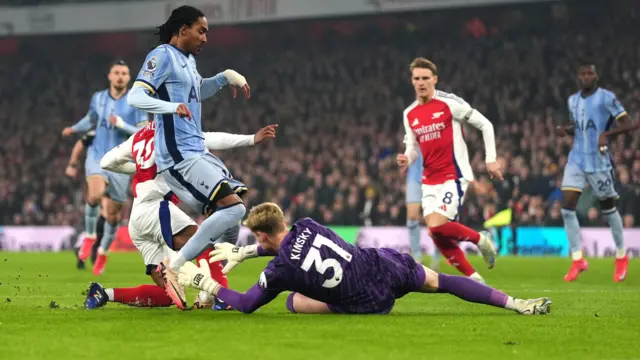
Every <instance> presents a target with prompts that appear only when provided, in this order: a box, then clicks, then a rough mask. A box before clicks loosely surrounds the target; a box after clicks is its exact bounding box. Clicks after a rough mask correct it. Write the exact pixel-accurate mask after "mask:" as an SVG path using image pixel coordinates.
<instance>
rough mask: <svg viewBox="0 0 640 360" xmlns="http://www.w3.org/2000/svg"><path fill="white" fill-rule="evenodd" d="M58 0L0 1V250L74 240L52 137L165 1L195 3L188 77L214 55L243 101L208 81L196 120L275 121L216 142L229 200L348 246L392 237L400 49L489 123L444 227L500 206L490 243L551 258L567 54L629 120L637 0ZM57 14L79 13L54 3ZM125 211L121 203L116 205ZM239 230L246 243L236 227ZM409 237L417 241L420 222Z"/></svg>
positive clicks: (634, 183) (594, 217)
mask: <svg viewBox="0 0 640 360" xmlns="http://www.w3.org/2000/svg"><path fill="white" fill-rule="evenodd" d="M70 2H73V1H32V0H9V1H6V0H5V1H0V6H5V7H3V8H0V35H2V37H0V56H1V57H2V61H0V121H1V124H2V130H1V131H0V164H1V165H2V166H0V224H2V226H1V227H0V246H1V247H2V249H4V250H42V249H45V250H62V249H65V248H68V247H70V246H72V245H73V244H74V242H75V238H76V236H77V234H78V231H80V229H81V225H82V209H83V201H84V200H83V196H84V184H83V179H82V177H81V176H80V177H79V178H77V179H70V178H68V177H66V176H65V175H64V168H65V167H66V165H67V161H68V158H69V155H70V151H71V148H72V146H73V143H74V141H75V139H63V138H62V137H61V136H60V131H61V130H62V128H63V127H64V126H67V125H70V124H72V123H75V122H76V121H77V120H78V119H80V118H81V117H82V116H83V115H84V114H85V112H86V110H87V106H88V103H89V100H90V96H91V94H92V93H93V92H94V91H97V90H100V89H102V88H105V87H106V86H107V83H106V79H105V75H106V71H107V67H108V63H109V62H110V61H112V60H113V59H114V58H122V59H124V60H126V61H127V62H128V64H129V66H130V68H131V72H132V75H133V76H135V73H137V71H138V69H139V67H140V66H141V63H142V60H143V59H144V56H145V54H146V53H147V52H148V50H149V49H150V48H152V47H153V46H154V45H155V43H156V39H155V38H154V36H153V35H152V32H153V26H154V25H158V24H160V23H162V22H163V21H164V19H165V17H166V15H167V11H170V9H172V8H173V7H175V6H177V5H180V4H183V3H191V4H195V5H199V6H201V7H202V8H203V10H205V12H206V13H207V16H208V19H209V20H210V22H211V25H212V30H211V33H210V35H209V44H208V45H207V46H205V47H204V49H203V53H202V54H201V55H200V56H199V58H198V67H199V71H200V72H201V73H202V74H203V75H205V76H206V75H209V74H215V73H217V72H219V71H221V70H223V69H225V68H233V69H235V70H237V71H238V72H240V73H242V74H244V75H245V76H246V77H247V79H248V81H249V83H250V85H251V86H252V93H253V97H252V99H251V100H250V102H249V103H244V102H241V101H233V100H232V99H231V96H230V94H229V93H226V92H222V93H220V94H219V95H217V96H216V97H215V98H214V99H213V100H211V101H207V102H205V103H203V111H204V112H203V114H204V115H203V127H204V129H206V130H214V131H225V132H237V133H253V132H255V131H257V130H258V129H259V128H260V127H261V126H263V125H266V124H270V123H277V124H279V125H280V130H279V133H278V139H277V140H276V142H275V143H274V144H270V145H268V146H267V147H260V148H251V149H241V150H238V151H233V152H224V153H220V154H218V155H219V156H221V158H222V159H223V160H224V161H225V162H226V164H227V165H228V166H229V168H230V169H231V171H232V173H233V174H234V176H235V177H237V178H240V179H242V180H243V181H244V182H245V183H246V184H247V185H248V186H249V188H250V192H249V195H248V198H247V199H246V202H247V203H248V205H249V206H251V205H255V204H257V203H259V202H262V201H267V200H269V201H275V202H277V203H279V204H282V205H283V207H284V209H285V210H286V214H287V216H288V218H289V219H290V220H295V219H297V218H300V217H304V216H311V217H313V218H315V219H318V220H321V221H323V222H324V223H326V224H329V225H331V226H332V227H333V228H334V229H336V230H337V231H339V232H340V233H341V234H343V235H344V237H345V238H346V239H347V240H349V241H351V242H358V243H359V244H362V245H363V246H383V245H384V246H391V247H395V248H399V249H402V250H404V249H408V237H407V234H406V229H405V228H403V226H404V224H405V211H404V182H405V180H404V177H402V176H400V175H399V173H398V170H397V167H396V165H395V160H394V159H395V154H396V153H398V152H400V151H402V150H403V145H402V136H403V130H402V126H401V115H400V114H401V113H402V110H403V109H404V107H405V106H406V105H407V104H409V103H410V102H411V101H412V89H411V86H410V84H409V82H408V72H407V64H408V63H409V62H410V60H411V59H412V58H413V57H415V56H426V57H428V58H431V59H432V60H434V61H435V63H436V64H437V65H438V67H439V69H440V83H439V88H441V89H443V90H446V91H451V92H454V93H456V94H458V95H460V96H462V97H463V98H465V99H466V100H467V101H468V102H470V103H471V104H472V106H474V107H475V108H477V109H479V110H480V111H482V112H483V113H484V114H486V115H487V117H488V118H489V119H490V120H491V121H492V122H493V123H494V126H495V129H496V137H497V143H498V154H499V155H500V156H502V161H504V165H505V172H506V176H505V180H504V181H503V182H501V183H498V182H495V181H491V180H489V179H488V178H487V177H486V176H485V173H484V168H483V165H484V164H483V158H484V156H483V151H484V149H483V144H482V139H481V136H480V133H479V132H477V131H475V130H473V129H470V130H469V131H467V132H466V134H467V137H466V139H467V143H468V145H469V150H470V158H471V159H472V166H473V168H474V171H475V172H476V175H477V181H476V182H475V183H474V184H473V185H472V186H471V191H470V192H469V195H468V197H467V199H466V202H465V209H464V213H463V214H462V221H463V222H464V223H466V224H469V225H471V226H473V227H475V228H481V227H483V223H484V222H485V221H486V220H488V219H490V218H491V217H492V216H493V215H495V214H496V213H498V212H499V211H501V210H505V209H510V210H511V212H512V214H513V216H512V221H511V224H510V226H506V227H504V228H500V229H497V230H498V232H499V234H501V235H502V236H500V244H499V245H500V246H501V253H503V254H506V253H510V252H518V253H520V254H555V255H567V244H566V235H565V234H564V230H563V229H562V228H561V227H562V218H561V216H560V204H559V200H560V197H561V195H560V192H559V185H560V181H561V176H562V169H563V167H564V165H565V163H566V159H567V154H568V151H569V148H570V145H571V140H570V139H566V138H565V139H557V138H556V137H555V135H554V132H553V128H554V126H555V125H557V124H561V123H564V122H566V121H567V115H566V98H567V97H568V96H569V95H570V94H571V93H572V92H574V91H575V90H576V87H575V81H574V77H575V67H576V64H577V62H578V61H579V60H580V59H583V58H589V59H593V60H595V62H596V63H597V65H598V68H599V72H600V74H601V84H602V85H603V86H604V87H607V88H609V89H611V90H612V91H613V92H614V93H616V94H617V95H618V97H619V99H620V100H621V102H622V103H623V104H624V106H625V107H626V109H627V111H628V112H629V114H630V115H631V117H632V118H633V119H634V120H635V121H638V117H639V107H640V88H639V87H638V84H639V82H640V68H638V65H637V64H638V63H639V61H640V44H639V39H638V37H637V36H636V35H635V34H636V24H637V17H638V10H640V6H639V5H638V2H637V1H631V0H629V1H590V0H581V1H516V0H511V1H508V0H507V1H500V0H493V1H489V0H474V1H466V2H463V1H455V0H452V1H447V2H443V1H437V0H421V1H415V0H412V1H410V0H406V1H402V0H399V1H390V0H389V1H387V0H378V1H371V0H341V1H337V0H331V1H314V0H299V1H294V0H288V1H287V0H209V1H207V0H199V1H183V2H170V1H154V0H148V1H143V2H127V3H118V4H117V6H116V3H109V2H97V1H82V2H81V3H82V4H61V5H58V4H57V3H70ZM45 3H46V6H45V5H43V4H45ZM458 3H466V4H472V5H475V6H471V7H457V6H455V5H457V4H458ZM495 3H502V4H499V5H496V4H495ZM515 3H522V4H515ZM31 5H36V6H31ZM489 5H491V6H489ZM71 8H73V9H74V11H75V14H76V15H77V14H83V16H72V15H73V14H71V13H70V12H69V9H71ZM109 9H111V10H114V9H117V12H116V13H110V12H109ZM138 13H140V14H142V15H141V16H137V14H138ZM70 14H71V15H70ZM155 14H158V16H155ZM144 15H146V16H144ZM319 15H323V16H321V17H319ZM156 17H157V18H156ZM280 18H282V19H280ZM110 19H111V20H112V19H115V20H114V21H109V20H110ZM142 19H144V20H142ZM265 19H268V20H270V21H268V22H265V21H262V20H265ZM273 20H282V21H273ZM240 23H241V24H240ZM639 140H640V135H639V134H638V133H636V134H634V135H633V136H626V137H625V136H620V137H619V138H617V140H616V141H614V142H613V144H612V146H611V148H612V152H613V155H614V156H613V157H614V163H615V164H616V170H617V172H618V177H619V180H620V184H619V192H620V194H621V202H620V204H619V209H620V211H621V215H622V216H623V218H624V223H625V227H627V230H626V231H628V233H627V236H626V240H627V243H628V246H629V250H630V252H632V253H633V254H634V255H638V252H639V251H640V242H638V241H636V240H635V239H640V236H638V235H640V231H639V230H636V229H635V228H634V226H637V225H638V220H637V219H638V216H639V215H640V214H639V212H640V207H639V206H638V200H640V150H639V149H638V141H639ZM82 173H83V169H79V174H82ZM129 209H130V201H129V202H128V203H127V204H126V205H125V206H124V211H125V213H124V218H125V219H126V218H127V217H128V210H129ZM578 211H579V216H580V219H581V224H582V225H583V226H585V229H584V230H583V241H584V242H585V247H586V251H587V253H588V254H589V255H599V256H601V255H607V254H610V253H611V252H612V251H613V242H612V240H611V235H610V233H609V231H608V229H606V228H601V227H602V226H606V225H605V224H604V223H603V222H602V218H601V217H600V215H599V209H598V205H597V201H594V198H593V197H592V196H591V195H590V191H589V190H587V191H585V193H584V195H583V196H582V198H581V200H580V204H579V209H578ZM123 225H126V220H125V221H124V222H123ZM243 234H246V232H243ZM514 235H515V240H516V241H514ZM126 237H127V236H126V228H125V227H123V229H121V231H120V232H119V235H118V240H117V241H116V243H115V247H116V250H117V249H127V248H129V249H130V248H131V246H130V244H128V243H127V241H126ZM242 241H250V239H247V237H246V236H245V235H243V239H242ZM423 245H424V246H425V248H428V247H430V246H431V244H430V242H429V241H428V239H427V238H426V231H425V236H423ZM470 250H471V249H470Z"/></svg>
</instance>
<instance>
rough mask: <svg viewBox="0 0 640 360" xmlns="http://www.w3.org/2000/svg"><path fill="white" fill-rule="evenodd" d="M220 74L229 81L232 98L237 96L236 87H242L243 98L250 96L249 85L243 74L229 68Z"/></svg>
mask: <svg viewBox="0 0 640 360" xmlns="http://www.w3.org/2000/svg"><path fill="white" fill-rule="evenodd" d="M222 75H223V76H224V77H225V78H226V79H227V81H228V82H229V85H230V86H231V91H232V93H233V98H234V99H235V98H236V97H237V96H238V88H241V89H242V91H243V93H244V98H245V99H249V98H250V97H251V88H250V87H249V84H248V83H247V79H245V78H244V76H242V75H240V74H239V73H238V72H237V71H235V70H231V69H227V70H225V71H223V72H222Z"/></svg>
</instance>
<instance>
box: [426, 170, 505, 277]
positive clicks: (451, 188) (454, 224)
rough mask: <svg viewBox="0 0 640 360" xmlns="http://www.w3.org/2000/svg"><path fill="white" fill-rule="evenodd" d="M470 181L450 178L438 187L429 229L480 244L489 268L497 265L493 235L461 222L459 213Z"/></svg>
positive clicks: (454, 238)
mask: <svg viewBox="0 0 640 360" xmlns="http://www.w3.org/2000/svg"><path fill="white" fill-rule="evenodd" d="M468 185H469V183H468V181H467V180H465V179H456V180H449V181H447V182H445V183H444V184H442V185H438V186H437V188H436V201H438V202H439V203H436V204H438V205H439V206H436V208H435V209H434V213H436V214H440V215H442V216H436V215H435V214H434V216H433V220H432V222H431V224H430V225H428V226H429V231H430V232H431V234H433V235H437V236H439V237H446V238H450V239H453V240H455V241H458V242H459V241H469V242H472V243H474V244H475V245H476V246H478V250H480V253H481V254H482V257H483V258H484V261H485V263H487V266H488V267H489V269H491V268H493V267H494V266H495V262H496V256H497V253H496V250H495V247H494V245H493V236H492V235H491V233H489V232H487V231H481V232H477V231H475V230H473V229H471V228H469V227H467V226H465V225H463V224H461V223H459V222H458V221H457V220H458V214H459V212H460V210H461V209H462V204H463V203H464V197H465V194H466V192H467V187H468Z"/></svg>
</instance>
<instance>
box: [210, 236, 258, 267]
mask: <svg viewBox="0 0 640 360" xmlns="http://www.w3.org/2000/svg"><path fill="white" fill-rule="evenodd" d="M209 257H210V259H209V262H210V263H214V262H218V261H223V260H227V265H225V266H224V268H223V269H222V273H223V274H228V273H229V272H230V271H231V270H233V268H234V267H236V266H238V264H240V263H241V262H243V261H244V260H245V259H251V258H254V257H258V245H248V246H242V247H237V246H234V245H231V244H229V243H221V244H216V245H215V250H213V251H212V252H210V253H209Z"/></svg>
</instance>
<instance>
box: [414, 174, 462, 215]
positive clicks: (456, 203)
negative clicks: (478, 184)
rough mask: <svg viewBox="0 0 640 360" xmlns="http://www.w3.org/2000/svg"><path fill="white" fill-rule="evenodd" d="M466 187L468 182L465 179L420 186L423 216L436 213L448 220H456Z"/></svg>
mask: <svg viewBox="0 0 640 360" xmlns="http://www.w3.org/2000/svg"><path fill="white" fill-rule="evenodd" d="M468 186H469V182H468V181H467V180H465V179H453V180H448V181H447V182H445V183H443V184H437V185H422V212H423V215H424V216H427V215H429V214H431V213H433V212H437V213H439V214H442V215H444V216H446V217H447V218H448V219H449V220H457V218H458V212H459V211H460V209H461V208H462V203H463V202H464V195H465V194H466V192H467V187H468Z"/></svg>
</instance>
